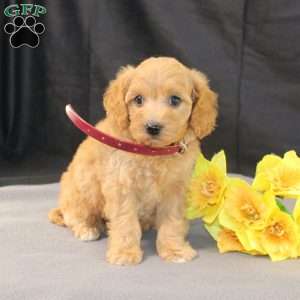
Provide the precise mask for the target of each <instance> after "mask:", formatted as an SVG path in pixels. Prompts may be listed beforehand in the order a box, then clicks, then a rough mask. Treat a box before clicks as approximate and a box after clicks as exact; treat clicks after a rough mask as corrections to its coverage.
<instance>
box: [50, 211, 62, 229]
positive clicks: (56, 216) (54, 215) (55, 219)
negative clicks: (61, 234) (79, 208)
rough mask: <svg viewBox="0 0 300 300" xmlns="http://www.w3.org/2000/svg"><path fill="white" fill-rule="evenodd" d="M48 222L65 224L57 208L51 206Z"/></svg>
mask: <svg viewBox="0 0 300 300" xmlns="http://www.w3.org/2000/svg"><path fill="white" fill-rule="evenodd" d="M48 219H49V220H50V222H52V223H53V224H56V225H60V226H65V223H64V216H63V214H62V212H61V210H60V209H59V208H53V209H51V210H50V211H49V213H48Z"/></svg>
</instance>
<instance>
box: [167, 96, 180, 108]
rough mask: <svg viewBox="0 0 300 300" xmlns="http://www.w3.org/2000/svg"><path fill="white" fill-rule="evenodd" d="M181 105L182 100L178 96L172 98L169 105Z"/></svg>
mask: <svg viewBox="0 0 300 300" xmlns="http://www.w3.org/2000/svg"><path fill="white" fill-rule="evenodd" d="M180 103H181V99H180V98H179V97H178V96H174V95H173V96H171V97H170V98H169V104H170V105H171V106H178V105H179V104H180Z"/></svg>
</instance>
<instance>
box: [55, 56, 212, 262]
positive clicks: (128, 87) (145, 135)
mask: <svg viewBox="0 0 300 300" xmlns="http://www.w3.org/2000/svg"><path fill="white" fill-rule="evenodd" d="M216 98H217V97H216V94H215V93H214V92H213V91H212V90H211V89H210V88H209V86H208V81H207V79H206V77H205V76H204V75H203V74H202V73H200V72H198V71H196V70H191V69H188V68H187V67H185V66H184V65H182V64H181V63H179V62H178V61H177V60H175V59H174V58H168V57H158V58H149V59H147V60H145V61H143V62H142V63H141V64H139V65H138V66H137V67H132V66H127V67H124V68H122V69H121V70H120V71H119V73H118V74H117V76H116V79H115V80H113V81H112V82H111V83H110V84H109V86H108V88H107V90H106V92H105V95H104V107H105V110H106V112H107V116H106V118H105V119H104V120H102V121H100V122H99V123H98V124H97V125H96V127H97V128H98V129H99V130H101V131H103V132H105V133H108V134H110V135H112V136H114V137H116V138H118V139H120V140H127V141H131V142H135V143H139V144H145V145H149V146H153V147H163V146H167V145H170V144H173V143H179V142H184V143H185V144H186V145H187V149H186V151H185V152H184V153H183V154H174V155H166V156H146V155H140V154H134V153H128V152H125V151H122V150H117V149H115V148H112V147H109V146H107V145H104V144H102V143H100V142H98V141H96V140H94V139H93V138H91V137H88V138H86V139H85V141H84V142H83V143H82V144H81V145H80V146H79V148H78V149H77V152H76V154H75V156H74V158H73V160H72V162H71V164H70V165H69V167H68V169H67V171H66V172H65V173H64V174H63V176H62V178H61V191H60V195H59V208H57V209H53V210H52V211H51V212H50V213H49V219H50V220H51V221H52V222H53V223H55V224H59V225H66V226H68V227H69V228H70V229H71V230H72V231H73V232H74V235H75V236H76V237H77V238H79V239H81V240H84V241H90V240H95V239H98V238H99V236H100V233H101V231H103V229H104V225H105V224H106V225H107V229H108V237H109V240H108V241H109V242H108V249H107V255H106V257H107V260H108V261H109V262H110V263H113V264H121V265H124V264H137V263H139V262H140V261H141V260H142V256H143V251H142V249H141V236H142V230H143V229H148V228H150V227H154V228H156V229H157V232H158V233H157V240H156V248H157V251H158V254H159V255H160V257H162V258H163V259H165V260H167V261H172V262H185V261H188V260H191V259H192V258H193V257H194V256H195V255H196V251H195V250H194V249H193V248H192V247H191V246H190V245H189V243H188V242H187V241H186V240H185V236H186V233H187V228H188V226H187V221H186V220H185V218H184V208H185V191H186V186H187V184H188V182H189V179H190V178H191V174H192V170H193V166H194V163H195V160H196V158H197V156H198V154H199V151H200V149H199V142H198V140H201V139H202V138H204V137H205V136H207V135H208V134H210V133H211V131H212V130H213V129H214V126H215V121H216V116H217V100H216Z"/></svg>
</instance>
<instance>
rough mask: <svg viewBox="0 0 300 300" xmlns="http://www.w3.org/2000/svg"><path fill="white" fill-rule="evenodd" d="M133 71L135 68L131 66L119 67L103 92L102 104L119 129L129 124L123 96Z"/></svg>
mask: <svg viewBox="0 0 300 300" xmlns="http://www.w3.org/2000/svg"><path fill="white" fill-rule="evenodd" d="M134 71H135V68H134V67H132V66H126V67H123V68H121V69H120V71H119V72H118V73H117V76H116V78H115V79H114V80H112V81H111V82H110V83H109V85H108V88H107V89H106V91H105V94H104V100H103V105H104V108H105V110H106V113H107V116H108V117H109V118H112V119H113V120H114V122H115V123H116V124H117V126H118V127H119V128H121V129H126V128H127V127H128V125H129V120H128V111H127V106H126V104H125V96H126V92H127V90H128V87H129V84H130V81H131V79H132V77H133V74H134Z"/></svg>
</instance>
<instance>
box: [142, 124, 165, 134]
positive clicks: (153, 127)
mask: <svg viewBox="0 0 300 300" xmlns="http://www.w3.org/2000/svg"><path fill="white" fill-rule="evenodd" d="M162 127H163V126H162V125H161V124H159V123H157V122H148V123H147V124H146V125H145V128H146V131H147V133H148V134H150V135H151V136H156V135H159V134H160V132H161V130H162Z"/></svg>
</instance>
